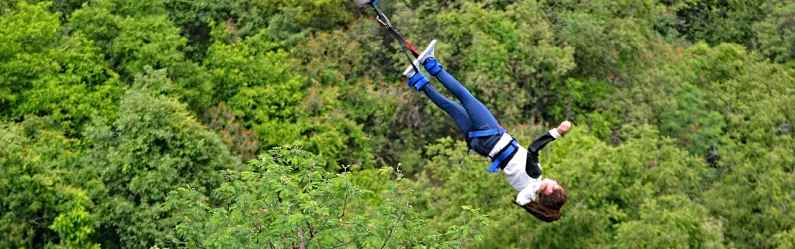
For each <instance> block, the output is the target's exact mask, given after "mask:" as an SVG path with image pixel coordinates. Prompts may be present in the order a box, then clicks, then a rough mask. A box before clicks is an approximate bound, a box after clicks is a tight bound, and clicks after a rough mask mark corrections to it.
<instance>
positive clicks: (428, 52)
mask: <svg viewBox="0 0 795 249" xmlns="http://www.w3.org/2000/svg"><path fill="white" fill-rule="evenodd" d="M434 50H436V40H433V41H431V43H430V44H428V47H427V48H425V50H424V51H422V53H421V54H420V56H419V57H417V59H416V60H414V62H413V63H414V66H416V67H417V68H418V69H419V68H422V66H421V65H422V64H423V63H425V60H426V59H428V58H430V57H433V51H434ZM415 73H417V72H415V71H414V67H412V66H411V65H409V66H408V67H406V70H404V71H403V75H404V76H406V78H411V76H414V74H415Z"/></svg>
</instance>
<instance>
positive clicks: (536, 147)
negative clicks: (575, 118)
mask: <svg viewBox="0 0 795 249" xmlns="http://www.w3.org/2000/svg"><path fill="white" fill-rule="evenodd" d="M570 129H571V122H569V121H568V120H567V121H563V122H562V123H560V125H558V128H555V129H552V130H549V132H547V133H544V135H541V136H540V137H538V138H536V140H534V141H533V143H532V144H530V147H529V148H527V149H528V150H529V151H530V153H532V154H538V152H539V151H541V149H543V148H544V147H545V146H547V144H549V142H552V141H555V139H558V138H560V137H561V136H563V135H564V134H566V133H568V132H569V130H570Z"/></svg>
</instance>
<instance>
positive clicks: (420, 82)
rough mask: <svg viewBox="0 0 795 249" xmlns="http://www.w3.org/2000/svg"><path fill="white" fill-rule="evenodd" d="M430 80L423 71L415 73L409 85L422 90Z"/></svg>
mask: <svg viewBox="0 0 795 249" xmlns="http://www.w3.org/2000/svg"><path fill="white" fill-rule="evenodd" d="M429 82H430V81H428V79H426V78H425V76H423V75H422V74H421V73H415V74H414V75H413V76H411V78H409V87H413V88H414V89H416V90H417V91H420V90H422V88H424V87H425V85H428V83H429Z"/></svg>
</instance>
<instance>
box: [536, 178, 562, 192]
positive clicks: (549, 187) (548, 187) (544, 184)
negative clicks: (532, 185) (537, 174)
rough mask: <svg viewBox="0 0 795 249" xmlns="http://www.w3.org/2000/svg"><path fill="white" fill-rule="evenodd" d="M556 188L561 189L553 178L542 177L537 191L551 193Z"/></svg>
mask: <svg viewBox="0 0 795 249" xmlns="http://www.w3.org/2000/svg"><path fill="white" fill-rule="evenodd" d="M556 189H563V187H561V186H560V184H558V182H556V181H555V180H552V179H544V180H543V181H541V188H539V189H538V190H539V192H543V193H544V194H548V195H550V194H552V192H553V191H555V190H556Z"/></svg>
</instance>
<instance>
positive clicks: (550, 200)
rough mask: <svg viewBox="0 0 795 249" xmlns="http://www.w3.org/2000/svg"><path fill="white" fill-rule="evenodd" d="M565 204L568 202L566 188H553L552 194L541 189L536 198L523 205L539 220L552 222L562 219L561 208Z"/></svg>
mask: <svg viewBox="0 0 795 249" xmlns="http://www.w3.org/2000/svg"><path fill="white" fill-rule="evenodd" d="M563 204H566V190H563V188H560V189H555V190H553V191H552V193H551V194H545V193H544V191H539V192H538V197H537V198H536V200H535V201H532V202H530V203H527V205H524V206H523V207H524V209H525V210H527V212H529V213H530V214H532V215H533V216H535V217H536V218H538V219H539V220H543V221H546V222H552V221H556V220H558V219H560V209H561V208H562V207H563Z"/></svg>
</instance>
